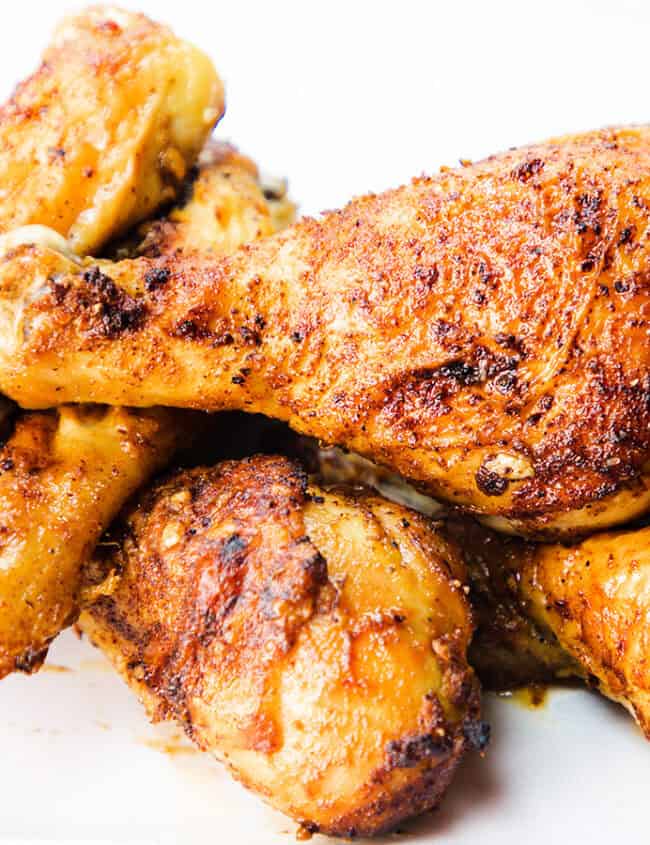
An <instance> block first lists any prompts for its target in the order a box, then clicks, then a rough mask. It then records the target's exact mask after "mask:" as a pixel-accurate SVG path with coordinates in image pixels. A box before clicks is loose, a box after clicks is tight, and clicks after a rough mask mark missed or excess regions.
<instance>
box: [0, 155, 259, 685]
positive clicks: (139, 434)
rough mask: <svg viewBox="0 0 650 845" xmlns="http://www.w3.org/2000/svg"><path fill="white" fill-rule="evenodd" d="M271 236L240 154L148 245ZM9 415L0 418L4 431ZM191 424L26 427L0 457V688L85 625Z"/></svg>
mask: <svg viewBox="0 0 650 845" xmlns="http://www.w3.org/2000/svg"><path fill="white" fill-rule="evenodd" d="M273 226H274V224H273V220H272V212H271V209H270V207H269V205H268V203H267V202H266V201H265V199H264V196H263V194H262V190H261V187H260V186H259V185H258V181H257V171H256V169H255V166H254V165H253V164H252V163H251V162H250V161H249V160H247V159H245V158H244V157H242V156H241V155H239V154H238V153H237V152H236V150H235V149H234V148H233V147H230V146H225V145H213V146H211V147H210V152H209V155H207V156H206V155H204V156H203V157H202V160H201V164H200V167H199V171H198V177H197V180H196V182H195V184H194V189H193V191H192V192H191V198H190V199H189V200H188V202H187V203H179V205H178V206H176V207H175V208H174V209H172V210H171V212H170V214H169V216H168V217H167V218H162V219H161V220H159V221H157V224H156V226H155V227H151V228H149V229H148V231H147V233H146V235H145V236H144V237H145V241H144V242H145V243H146V244H147V249H152V248H153V242H154V240H155V241H156V250H157V252H158V254H161V253H164V252H166V251H169V252H170V253H172V252H176V251H178V250H193V249H196V248H199V246H202V245H203V242H205V243H207V242H208V240H209V241H210V244H211V247H210V248H211V249H213V250H222V251H224V252H225V251H226V250H229V249H233V248H235V246H237V245H239V244H240V243H242V242H243V239H246V238H254V237H257V236H259V235H261V234H263V233H266V232H270V231H273ZM30 231H32V232H34V231H35V230H33V229H30ZM45 232H46V234H47V232H48V230H45ZM154 232H155V235H154ZM163 233H164V234H163ZM36 234H38V235H39V236H42V235H43V232H38V231H37V232H36ZM12 237H14V235H13V234H12V233H10V234H9V235H5V236H4V238H5V242H7V240H8V239H10V238H12ZM50 238H51V241H52V242H53V243H57V242H60V243H64V242H63V241H62V239H61V238H60V236H56V235H50ZM137 240H138V239H136V242H137ZM131 249H136V246H134V245H133V244H131ZM8 405H9V403H5V404H3V405H2V407H0V424H1V423H2V421H3V417H4V416H6V413H8V412H9V410H10V409H9V408H8V407H6V408H5V406H8ZM196 422H197V421H196V420H194V419H192V415H190V416H189V418H188V416H183V415H182V414H179V413H178V412H169V411H165V410H162V409H159V410H157V411H155V412H152V413H150V412H149V411H142V412H137V411H133V410H130V411H126V410H121V409H119V408H116V409H114V410H112V411H110V410H109V411H107V410H101V409H98V408H93V407H91V406H85V407H80V408H78V409H74V408H72V407H64V408H63V409H62V410H61V411H60V412H59V413H45V414H42V413H32V414H25V415H24V416H23V417H22V418H21V420H20V421H19V423H18V425H17V427H16V430H15V432H14V433H13V434H12V435H11V436H10V437H9V439H8V441H7V443H6V445H5V447H4V450H3V452H2V453H0V462H2V461H6V462H7V467H9V466H10V465H11V471H7V470H6V469H5V471H4V472H3V473H2V474H0V513H1V514H2V515H3V516H2V524H1V525H0V530H1V531H2V534H0V542H2V546H0V677H3V676H4V675H6V674H8V673H9V672H11V671H13V670H14V669H16V668H18V669H22V670H24V671H32V670H34V669H37V668H38V667H39V666H40V664H41V662H42V660H43V658H44V657H45V654H46V652H47V646H48V645H49V642H50V641H51V639H52V638H53V637H54V636H55V635H56V634H57V633H59V631H60V630H61V629H62V628H64V627H67V626H68V625H69V624H70V623H71V622H72V621H74V619H75V618H76V616H77V614H78V611H79V607H80V603H81V593H80V583H81V581H82V579H83V576H82V570H83V566H84V564H85V563H86V562H87V560H88V557H89V555H90V553H91V552H92V551H93V548H94V545H95V543H96V541H97V539H98V538H99V536H100V534H101V533H102V532H103V531H104V530H105V529H106V528H107V527H108V525H109V523H110V520H111V519H112V518H113V517H114V516H115V514H116V513H117V511H118V510H119V509H120V508H121V507H122V505H123V504H124V502H125V501H126V499H127V498H128V497H129V496H130V495H131V494H132V493H134V492H135V491H136V490H137V489H138V488H139V487H140V486H142V485H143V484H144V483H145V482H146V481H147V480H148V479H149V478H150V477H151V475H152V474H153V473H154V471H156V470H158V469H160V468H162V467H163V466H164V465H165V464H166V463H168V462H169V460H170V459H171V457H172V455H173V454H174V453H175V452H176V450H177V448H178V447H179V446H186V445H188V442H190V441H191V439H192V437H193V435H194V433H195V432H196V430H197V425H196ZM0 431H1V428H0ZM15 455H18V456H19V459H18V458H15V457H14V456H15ZM0 467H4V464H3V463H0ZM3 489H4V500H3V499H2V496H3V493H2V490H3ZM44 548H47V551H46V552H43V549H44ZM43 557H45V562H46V563H47V565H46V566H45V565H43Z"/></svg>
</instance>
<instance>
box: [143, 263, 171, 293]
mask: <svg viewBox="0 0 650 845" xmlns="http://www.w3.org/2000/svg"><path fill="white" fill-rule="evenodd" d="M170 276H171V273H170V272H169V270H168V269H167V268H166V267H155V268H154V269H153V270H148V271H147V272H146V273H145V276H144V285H145V287H146V289H147V290H149V291H152V290H157V289H158V288H162V287H164V286H165V285H166V284H167V282H168V281H169V278H170Z"/></svg>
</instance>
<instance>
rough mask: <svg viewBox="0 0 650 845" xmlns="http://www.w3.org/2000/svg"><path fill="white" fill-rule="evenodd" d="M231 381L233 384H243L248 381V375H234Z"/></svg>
mask: <svg viewBox="0 0 650 845" xmlns="http://www.w3.org/2000/svg"><path fill="white" fill-rule="evenodd" d="M230 381H231V382H232V383H233V384H243V383H244V382H245V381H246V376H244V375H236V376H233V377H232V378H231V379H230Z"/></svg>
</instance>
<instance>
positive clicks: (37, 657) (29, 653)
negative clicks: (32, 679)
mask: <svg viewBox="0 0 650 845" xmlns="http://www.w3.org/2000/svg"><path fill="white" fill-rule="evenodd" d="M46 657H47V646H46V647H45V648H39V649H35V648H31V647H30V648H28V649H27V650H26V651H24V652H23V653H22V654H20V655H19V656H18V657H16V658H15V660H14V668H15V669H16V671H17V672H26V673H27V674H30V673H31V672H34V671H36V669H40V667H41V666H42V665H43V662H44V660H45V658H46Z"/></svg>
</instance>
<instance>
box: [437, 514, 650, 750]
mask: <svg viewBox="0 0 650 845" xmlns="http://www.w3.org/2000/svg"><path fill="white" fill-rule="evenodd" d="M447 532H448V533H449V534H450V535H451V536H452V537H454V539H455V540H456V541H457V542H458V543H459V544H460V545H461V546H462V549H463V553H464V559H465V561H466V563H467V566H468V569H469V578H470V583H471V594H470V595H471V599H472V605H473V607H474V609H475V611H476V618H477V630H476V634H475V637H474V640H473V642H472V645H471V649H470V661H471V664H472V666H474V668H475V669H476V670H477V673H478V675H479V677H480V678H481V681H482V682H483V683H484V684H486V685H487V686H489V687H491V688H495V687H496V688H501V689H503V688H507V687H512V686H518V685H521V684H528V683H531V682H539V681H549V680H552V679H554V678H567V677H570V676H575V677H579V678H582V679H584V680H586V681H588V683H590V684H591V685H593V686H596V687H597V688H598V689H599V690H600V691H601V692H602V693H603V694H604V695H606V696H607V697H608V698H612V699H613V700H614V701H617V702H619V703H620V704H622V705H623V706H624V707H626V708H627V709H628V710H629V711H630V712H631V713H632V714H633V715H634V717H635V718H636V720H637V722H638V723H639V725H640V727H641V729H642V730H643V731H644V733H645V734H646V736H647V737H648V738H649V739H650V624H649V620H650V528H630V529H627V530H623V531H616V532H608V533H603V534H595V535H594V536H593V537H590V538H588V539H586V540H584V541H582V542H581V543H578V544H575V545H561V544H559V543H558V544H534V543H526V542H523V541H521V540H519V539H515V538H505V537H502V536H499V535H497V534H495V533H494V532H491V531H489V530H488V529H486V528H483V527H481V526H479V525H477V524H475V523H474V524H473V523H471V522H470V521H469V520H458V521H455V522H453V521H452V522H450V523H449V524H448V525H447Z"/></svg>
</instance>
